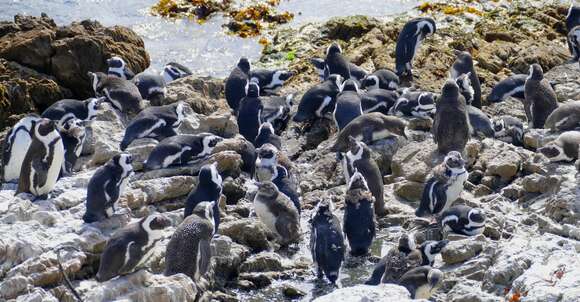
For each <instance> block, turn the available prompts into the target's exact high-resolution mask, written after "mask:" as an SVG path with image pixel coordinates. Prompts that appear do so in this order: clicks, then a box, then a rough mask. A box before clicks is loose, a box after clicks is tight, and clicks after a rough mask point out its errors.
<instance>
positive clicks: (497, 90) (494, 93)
mask: <svg viewBox="0 0 580 302" xmlns="http://www.w3.org/2000/svg"><path fill="white" fill-rule="evenodd" d="M527 77H528V75H526V74H514V75H512V76H509V77H507V78H505V79H503V80H501V81H499V82H498V83H497V84H495V86H493V89H491V92H490V93H489V95H488V96H487V101H488V102H489V103H499V102H502V101H504V100H505V99H507V98H508V97H513V98H516V99H519V100H521V101H523V100H524V97H525V96H524V86H525V85H526V78H527Z"/></svg>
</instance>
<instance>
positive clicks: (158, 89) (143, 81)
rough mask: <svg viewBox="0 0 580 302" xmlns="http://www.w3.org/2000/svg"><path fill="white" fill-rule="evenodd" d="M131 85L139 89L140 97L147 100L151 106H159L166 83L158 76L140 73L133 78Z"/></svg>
mask: <svg viewBox="0 0 580 302" xmlns="http://www.w3.org/2000/svg"><path fill="white" fill-rule="evenodd" d="M132 81H133V84H135V86H137V88H138V89H139V93H140V94H141V97H142V98H143V99H145V100H149V101H150V102H151V104H152V105H155V106H158V105H161V103H162V101H163V100H164V99H165V94H166V93H167V88H166V87H165V86H167V83H166V82H165V78H164V77H163V76H162V75H160V74H155V73H150V72H142V73H139V74H137V75H136V76H135V77H134V78H133V80H132Z"/></svg>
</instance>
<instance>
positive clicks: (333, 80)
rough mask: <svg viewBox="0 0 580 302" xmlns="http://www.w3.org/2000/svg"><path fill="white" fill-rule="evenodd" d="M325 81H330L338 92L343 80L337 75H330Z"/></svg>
mask: <svg viewBox="0 0 580 302" xmlns="http://www.w3.org/2000/svg"><path fill="white" fill-rule="evenodd" d="M326 80H327V81H330V82H331V83H332V84H333V85H335V86H336V88H337V89H339V90H340V87H342V81H343V78H342V76H341V75H339V74H331V75H329V76H328V78H327V79H326Z"/></svg>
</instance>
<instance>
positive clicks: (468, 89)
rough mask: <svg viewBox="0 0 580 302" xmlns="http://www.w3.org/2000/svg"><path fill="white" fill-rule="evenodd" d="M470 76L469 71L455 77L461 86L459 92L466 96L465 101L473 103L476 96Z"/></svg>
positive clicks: (468, 103)
mask: <svg viewBox="0 0 580 302" xmlns="http://www.w3.org/2000/svg"><path fill="white" fill-rule="evenodd" d="M470 76H471V72H468V73H464V74H462V75H460V76H458V77H457V78H456V79H455V82H456V83H457V86H458V87H459V93H460V94H461V95H462V96H463V98H465V103H466V104H467V105H471V104H472V103H473V99H474V97H475V90H474V89H473V86H472V85H471V80H470V79H469V77H470ZM476 108H477V107H476Z"/></svg>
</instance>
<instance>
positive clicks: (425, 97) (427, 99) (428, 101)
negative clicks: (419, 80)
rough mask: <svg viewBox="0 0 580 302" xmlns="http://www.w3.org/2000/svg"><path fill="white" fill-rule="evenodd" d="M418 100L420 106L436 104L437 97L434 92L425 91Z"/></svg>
mask: <svg viewBox="0 0 580 302" xmlns="http://www.w3.org/2000/svg"><path fill="white" fill-rule="evenodd" d="M417 102H418V103H419V106H429V105H435V98H434V95H433V94H432V93H430V92H423V93H421V94H420V95H419V97H418V98H417Z"/></svg>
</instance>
